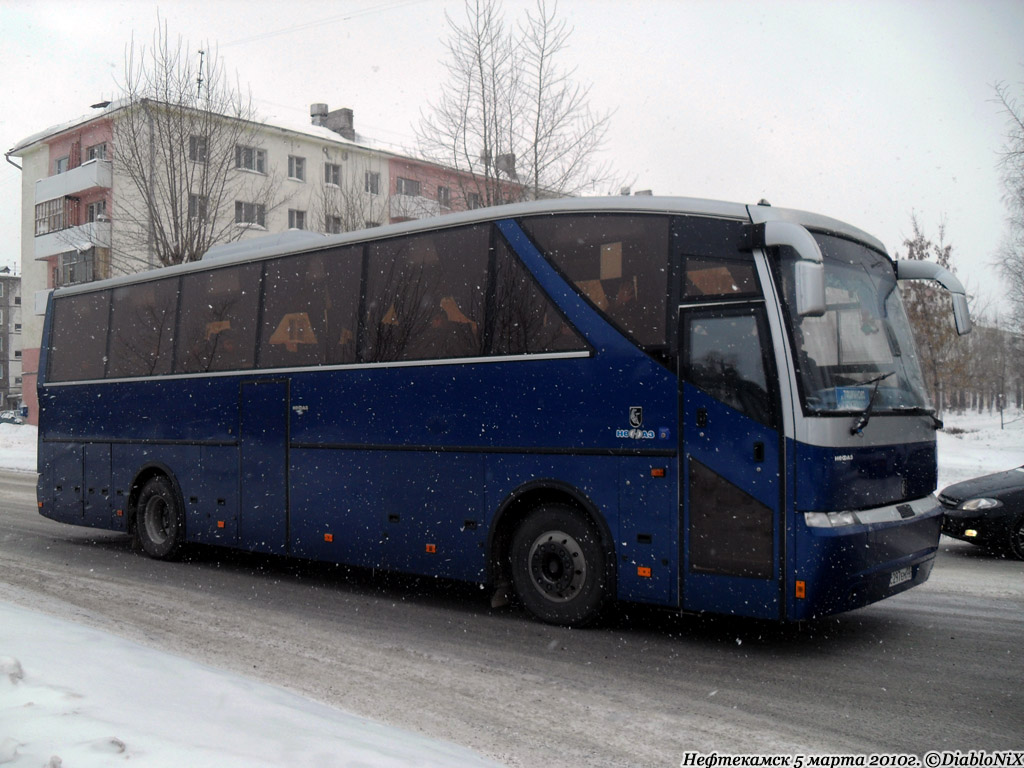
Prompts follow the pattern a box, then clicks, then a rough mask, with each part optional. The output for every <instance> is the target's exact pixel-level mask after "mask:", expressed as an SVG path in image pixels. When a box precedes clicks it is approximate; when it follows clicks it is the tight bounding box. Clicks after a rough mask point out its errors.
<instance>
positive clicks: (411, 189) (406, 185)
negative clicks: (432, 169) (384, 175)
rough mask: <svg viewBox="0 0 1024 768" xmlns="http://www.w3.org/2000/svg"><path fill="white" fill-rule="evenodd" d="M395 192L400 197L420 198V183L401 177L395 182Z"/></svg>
mask: <svg viewBox="0 0 1024 768" xmlns="http://www.w3.org/2000/svg"><path fill="white" fill-rule="evenodd" d="M395 191H396V192H397V193H398V194H400V195H409V196H410V197H419V196H420V183H419V182H418V181H415V180H413V179H403V178H402V177H401V176H399V177H398V179H397V180H396V181H395Z"/></svg>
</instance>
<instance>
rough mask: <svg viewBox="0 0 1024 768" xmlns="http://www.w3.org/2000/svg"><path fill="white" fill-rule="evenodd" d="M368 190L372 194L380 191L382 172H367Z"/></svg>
mask: <svg viewBox="0 0 1024 768" xmlns="http://www.w3.org/2000/svg"><path fill="white" fill-rule="evenodd" d="M366 191H367V192H369V193H370V194H371V195H376V194H378V193H380V174H379V173H377V172H376V171H367V172H366Z"/></svg>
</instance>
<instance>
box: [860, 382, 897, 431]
mask: <svg viewBox="0 0 1024 768" xmlns="http://www.w3.org/2000/svg"><path fill="white" fill-rule="evenodd" d="M894 373H896V371H889V372H888V373H883V374H881V375H880V376H875V378H873V379H868V380H867V381H862V382H861V383H860V384H859V385H858V386H861V387H866V386H867V385H868V384H874V385H875V386H874V388H873V389H872V390H871V397H869V398H868V404H867V407H866V408H865V409H864V410H863V411H861V413H860V415H859V416H858V417H857V420H856V421H855V422H854V423H853V426H852V427H850V434H851V435H859V434H860V433H861V430H863V429H864V427H866V426H867V425H868V422H869V421H870V420H871V409H872V408H873V407H874V405H875V395H877V394H878V385H879V384H881V383H882V382H883V381H885V380H886V379H888V378H889V377H890V376H892V375H893V374H894Z"/></svg>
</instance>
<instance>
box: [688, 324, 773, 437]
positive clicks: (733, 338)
mask: <svg viewBox="0 0 1024 768" xmlns="http://www.w3.org/2000/svg"><path fill="white" fill-rule="evenodd" d="M685 331H686V364H687V370H686V378H687V379H688V380H689V381H690V383H692V384H693V385H694V386H697V387H700V388H701V389H702V390H704V391H705V392H707V393H708V394H709V395H711V396H712V397H714V398H715V399H717V400H720V401H721V402H723V403H725V404H726V405H728V406H730V407H731V408H735V409H736V410H737V411H740V412H741V413H745V414H746V415H747V416H750V417H751V418H752V419H756V420H757V421H759V422H761V423H762V424H766V425H768V426H772V425H773V424H774V422H775V416H774V414H775V410H774V408H773V407H772V398H771V396H770V394H769V391H770V390H769V387H768V377H767V375H766V374H765V360H764V351H763V350H764V345H763V344H762V328H761V327H760V323H759V322H758V317H757V315H754V314H750V313H747V312H739V313H722V314H716V315H710V314H709V315H703V314H701V315H696V314H694V315H690V316H688V317H687V322H686V325H685Z"/></svg>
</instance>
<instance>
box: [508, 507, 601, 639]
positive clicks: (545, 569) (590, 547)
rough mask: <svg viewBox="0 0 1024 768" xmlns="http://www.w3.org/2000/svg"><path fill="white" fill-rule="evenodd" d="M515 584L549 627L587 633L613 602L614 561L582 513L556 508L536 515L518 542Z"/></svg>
mask: <svg viewBox="0 0 1024 768" xmlns="http://www.w3.org/2000/svg"><path fill="white" fill-rule="evenodd" d="M511 561H512V563H511V564H512V584H513V586H514V588H515V591H516V595H517V596H518V597H519V600H520V601H521V602H522V604H523V605H524V606H525V607H526V609H527V610H528V611H530V613H532V614H533V615H534V616H536V617H537V618H539V619H541V620H542V621H546V622H548V623H549V624H559V625H562V626H569V627H582V626H586V625H587V624H591V623H593V622H594V621H595V620H596V619H597V618H598V616H599V615H600V612H601V608H602V607H603V605H604V603H605V600H606V599H607V597H608V589H609V583H610V581H611V580H610V579H609V577H608V563H609V560H608V556H607V555H606V553H605V550H604V547H603V546H602V545H601V540H600V536H599V535H598V533H597V531H596V530H595V529H594V526H593V525H591V524H590V522H589V521H588V520H586V518H584V516H583V515H581V514H580V513H579V512H577V511H576V510H574V509H572V508H570V507H565V506H560V505H552V506H546V507H541V508H540V509H537V510H535V511H534V512H532V513H530V515H529V516H528V517H527V518H526V519H525V520H524V521H523V522H522V523H521V524H520V526H519V528H518V529H517V530H516V533H515V536H514V537H513V539H512V550H511Z"/></svg>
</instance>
